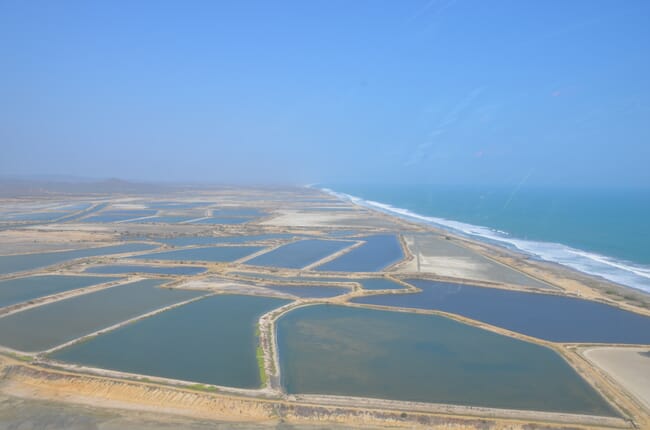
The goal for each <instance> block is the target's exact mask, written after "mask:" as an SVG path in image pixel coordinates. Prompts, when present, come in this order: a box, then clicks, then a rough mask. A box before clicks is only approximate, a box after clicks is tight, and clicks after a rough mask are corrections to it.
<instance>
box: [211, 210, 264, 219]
mask: <svg viewBox="0 0 650 430" xmlns="http://www.w3.org/2000/svg"><path fill="white" fill-rule="evenodd" d="M262 215H264V212H263V211H261V210H260V209H257V208H232V209H229V208H223V209H215V210H213V211H212V216H213V217H224V218H231V217H232V218H240V217H243V218H256V217H260V216H262Z"/></svg>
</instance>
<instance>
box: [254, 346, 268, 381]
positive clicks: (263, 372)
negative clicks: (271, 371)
mask: <svg viewBox="0 0 650 430" xmlns="http://www.w3.org/2000/svg"><path fill="white" fill-rule="evenodd" d="M255 356H256V357H257V367H259V369H260V381H261V382H262V386H265V385H266V381H267V376H266V370H265V369H264V350H263V349H262V347H261V346H259V345H258V346H257V349H256V350H255Z"/></svg>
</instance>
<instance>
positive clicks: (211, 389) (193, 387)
mask: <svg viewBox="0 0 650 430" xmlns="http://www.w3.org/2000/svg"><path fill="white" fill-rule="evenodd" d="M187 388H189V389H190V390H197V391H205V392H208V393H214V392H216V391H218V389H217V387H213V386H212V385H204V384H192V385H188V386H187Z"/></svg>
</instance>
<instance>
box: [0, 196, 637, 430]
mask: <svg viewBox="0 0 650 430" xmlns="http://www.w3.org/2000/svg"><path fill="white" fill-rule="evenodd" d="M346 203H349V204H350V205H351V206H356V204H355V203H354V202H346ZM265 204H266V205H269V203H268V202H267V203H265ZM265 207H266V208H267V210H268V211H269V213H268V214H266V215H265V216H263V217H261V218H260V219H258V220H257V221H256V223H251V224H248V225H238V226H228V227H226V228H222V227H206V228H204V229H202V230H200V231H199V230H198V229H197V230H196V231H195V232H193V235H199V236H200V235H201V234H204V235H205V234H208V235H214V234H215V233H217V236H221V235H223V236H227V235H229V234H230V235H236V234H244V235H245V234H251V231H250V230H254V231H258V232H278V233H289V232H290V233H293V234H298V233H296V232H297V231H300V232H301V233H305V232H312V234H313V233H315V234H316V235H317V236H318V237H322V238H324V239H325V238H328V233H327V232H328V231H329V230H330V229H334V230H335V229H337V228H339V229H340V228H343V226H342V225H340V224H336V223H334V224H332V225H331V226H330V227H323V226H320V228H319V226H316V225H314V226H310V225H302V226H301V225H296V226H292V225H291V224H288V225H286V224H277V225H276V224H272V225H267V224H264V223H265V222H267V221H268V220H269V219H274V216H273V213H275V214H276V215H277V214H282V207H280V206H269V207H267V206H265ZM357 207H358V208H360V207H359V206H357ZM350 212H355V213H351V214H349V216H351V217H352V218H353V219H355V220H359V221H363V220H364V218H365V217H367V216H372V217H373V218H374V219H381V220H384V221H385V223H386V225H388V226H390V225H392V226H393V227H392V229H391V227H386V226H383V225H382V226H377V225H375V226H373V225H369V226H368V227H366V228H362V229H360V231H357V232H356V233H355V234H352V235H350V237H349V238H348V239H347V240H351V241H356V243H355V244H353V245H351V246H350V247H347V248H344V249H342V250H340V251H338V252H337V253H336V254H335V255H334V256H328V257H326V258H324V259H322V260H319V261H316V262H314V263H311V264H309V265H308V266H305V267H303V268H301V269H283V268H272V267H257V266H248V265H246V261H248V260H250V259H251V258H253V257H254V256H255V255H258V254H260V255H261V254H264V253H266V252H270V251H272V250H273V249H277V248H278V247H280V246H283V245H284V244H286V243H290V242H293V241H295V240H296V239H295V238H293V239H290V240H278V241H271V242H270V243H267V242H265V243H266V245H264V248H263V249H261V250H260V251H258V253H254V254H252V255H249V256H246V257H243V258H241V259H239V260H236V261H233V262H231V263H222V262H199V263H197V262H193V263H191V265H193V266H201V267H205V268H206V269H207V270H206V272H204V273H201V274H199V275H194V276H189V277H186V276H176V275H173V276H171V277H169V276H157V275H152V274H137V275H135V277H136V278H140V277H142V278H163V279H169V282H168V283H167V284H165V286H164V287H166V288H169V287H173V288H180V289H184V288H187V287H186V285H187V284H188V283H191V282H199V283H200V282H205V283H206V285H208V286H204V287H203V288H198V289H204V290H205V295H202V296H200V297H197V298H194V299H190V300H188V301H186V302H188V303H189V302H192V301H195V300H200V299H202V298H204V297H205V296H208V295H212V294H248V295H262V296H264V295H267V294H266V293H264V288H263V287H264V286H265V285H266V284H271V285H273V284H278V283H284V282H283V281H282V279H280V280H279V281H276V280H272V279H259V280H253V281H251V279H248V278H249V276H248V275H247V274H245V275H241V274H238V273H237V272H238V271H242V270H243V271H244V272H245V273H246V272H247V273H252V274H254V273H263V274H272V275H279V276H280V277H282V276H288V277H295V276H299V275H308V276H312V275H313V276H315V277H314V278H311V279H309V280H307V281H305V282H299V284H305V283H307V284H313V285H319V284H318V280H319V279H322V281H323V282H327V281H328V278H338V281H335V282H332V283H331V284H332V286H336V285H340V284H346V282H342V281H341V280H340V278H346V280H347V281H349V282H348V285H345V286H346V287H347V288H350V291H348V292H347V293H345V294H343V295H341V296H336V297H333V298H311V299H307V298H302V299H301V298H294V299H293V301H292V302H290V303H288V304H286V305H284V306H282V307H280V308H277V309H273V310H271V311H269V312H267V313H266V314H264V315H261V317H260V319H259V320H258V327H259V336H258V340H259V345H260V347H261V349H262V361H263V364H262V367H263V372H264V374H265V378H262V382H263V384H262V386H261V387H260V388H259V389H251V390H243V389H238V388H233V387H221V386H213V385H209V384H200V383H194V382H189V381H174V380H171V379H167V378H162V377H153V376H152V377H150V376H147V375H134V374H127V373H124V372H119V371H111V370H105V369H93V368H90V367H84V366H80V365H74V364H67V363H59V362H56V361H54V360H49V359H48V358H42V357H43V356H44V355H45V354H46V353H47V352H48V351H45V352H43V351H41V352H39V353H34V354H23V353H20V352H19V351H12V350H9V349H6V348H3V349H2V351H4V354H0V371H1V372H2V373H3V375H4V378H3V379H2V380H1V381H0V391H3V392H5V393H6V394H10V395H13V394H16V393H19V394H20V395H21V396H23V397H29V396H33V398H42V399H49V400H57V401H64V402H66V403H73V404H75V403H84V402H88V403H85V404H90V405H92V406H98V407H107V408H110V407H113V406H112V405H119V407H118V409H129V410H150V411H155V412H160V413H172V414H177V415H182V416H185V417H191V418H201V419H203V418H205V419H210V420H226V421H247V422H257V421H258V420H259V421H260V422H279V421H283V422H284V421H286V422H289V423H296V424H298V423H310V424H315V423H317V424H324V423H337V424H347V425H373V426H387V425H394V426H398V427H414V426H423V427H426V426H430V425H436V426H438V425H440V426H453V427H456V428H482V426H484V425H485V424H486V423H490V424H491V425H493V426H494V428H521V429H523V428H527V426H530V425H532V426H537V427H539V428H566V425H567V424H568V425H572V426H574V427H572V428H632V427H633V426H634V425H636V426H641V427H642V428H643V427H644V426H649V427H650V417H649V415H648V411H647V410H646V409H644V407H643V406H642V405H639V404H638V402H635V401H634V399H631V398H629V396H628V395H627V394H626V392H625V391H624V389H623V388H622V387H621V386H620V384H618V383H617V382H616V381H612V380H610V379H611V378H607V377H606V376H603V374H602V372H599V371H598V369H595V368H594V367H593V366H592V365H590V364H589V362H588V361H587V360H585V359H584V358H583V357H582V356H581V354H579V353H578V352H577V350H578V349H579V348H583V347H586V346H589V345H588V344H586V343H583V344H570V343H554V342H547V341H543V340H541V339H537V338H533V337H529V336H526V335H523V334H519V333H515V332H511V331H508V330H506V329H502V328H500V327H495V326H490V325H489V324H486V323H482V322H480V321H476V320H472V319H469V318H465V317H462V316H460V315H455V314H448V313H445V312H441V311H436V310H422V309H411V308H395V307H390V308H387V307H382V306H375V305H365V304H355V303H350V302H349V300H350V299H351V298H354V297H359V296H366V295H377V294H409V293H414V292H416V291H418V289H417V288H416V287H414V286H411V285H410V284H408V283H406V282H405V281H404V279H407V278H422V279H431V280H440V281H444V282H453V283H461V284H463V283H464V284H470V285H476V286H478V287H486V288H498V289H506V290H515V291H522V292H529V293H535V294H551V295H560V296H565V297H575V298H580V299H586V300H591V301H596V302H600V303H605V304H608V305H612V306H615V307H617V308H619V309H623V310H625V311H631V312H635V313H637V314H641V315H646V316H650V297H644V301H642V302H636V301H632V302H630V301H628V300H626V299H625V298H624V294H625V290H624V289H628V287H620V289H621V291H619V290H617V289H616V288H617V287H616V286H615V285H613V284H612V283H611V282H609V281H604V280H599V279H594V278H593V277H592V276H591V275H587V274H583V273H581V272H577V271H575V270H574V269H570V268H566V267H564V266H561V265H558V264H555V263H549V262H544V261H537V260H533V259H530V258H529V257H527V256H526V255H525V254H522V253H520V252H517V251H514V250H511V249H507V248H503V247H500V246H497V245H493V244H488V243H483V242H481V241H478V240H476V239H469V238H466V237H462V236H458V235H455V234H453V233H449V232H447V231H446V230H442V229H439V228H437V227H435V226H431V225H427V224H424V225H423V224H422V223H417V222H414V221H411V220H404V219H401V218H399V217H396V216H395V215H392V214H387V213H384V212H382V211H378V210H376V209H373V208H370V209H368V208H363V209H362V210H355V211H350ZM283 216H285V215H283ZM289 221H291V220H289ZM311 221H313V219H312V220H311ZM52 227H54V226H52V225H48V228H47V229H46V230H49V229H51V228H52ZM63 230H65V228H63ZM136 230H137V229H136ZM358 230H359V229H358ZM391 231H392V232H395V233H398V234H400V235H399V238H400V244H401V248H402V251H403V254H404V258H403V259H402V260H400V261H398V262H396V263H394V264H391V265H389V266H387V267H386V268H385V269H384V270H382V271H379V272H372V273H364V272H354V273H348V272H343V273H336V272H328V273H325V274H324V273H322V272H319V271H312V270H311V269H312V268H313V267H317V266H319V265H320V264H323V263H324V262H326V261H330V260H332V259H334V258H336V257H337V256H339V255H343V254H345V253H346V252H349V251H350V250H351V249H353V248H355V247H356V246H359V243H361V242H359V238H360V237H363V236H365V235H370V234H374V233H380V232H382V233H386V232H391ZM408 233H426V234H435V235H441V236H443V237H445V239H448V240H450V241H451V242H453V243H454V244H456V245H458V246H461V247H463V248H466V249H469V250H472V251H474V252H476V253H477V254H479V255H481V256H483V257H486V258H488V259H490V260H491V261H493V262H494V263H496V264H500V265H503V266H505V267H506V268H509V269H513V270H515V271H517V272H519V273H521V274H523V275H526V276H529V277H531V278H533V279H536V280H539V281H540V282H544V283H547V284H549V285H552V286H554V287H556V288H554V289H548V290H545V289H542V288H534V287H523V286H521V285H515V284H508V283H504V282H501V281H477V280H473V279H465V278H459V277H445V276H440V275H437V274H435V273H420V272H408V271H406V272H404V271H401V269H402V267H403V266H405V265H406V264H407V263H408V262H409V261H412V260H413V259H414V258H415V257H414V255H413V253H412V252H411V249H410V248H409V245H408V244H407V243H406V241H405V240H404V236H403V234H408ZM149 239H151V238H149ZM140 240H142V239H140ZM145 240H146V239H145ZM331 240H336V239H331ZM123 243H130V242H123ZM247 245H249V244H247ZM204 246H208V245H188V246H179V247H169V246H167V245H163V244H161V245H160V246H159V247H158V248H157V249H155V250H149V251H139V252H136V253H128V254H127V253H125V254H122V255H106V256H94V257H84V258H82V259H79V260H72V261H66V262H62V263H59V264H55V265H51V266H47V267H39V268H38V269H35V270H34V271H36V272H38V273H66V274H67V273H70V274H75V273H76V269H75V268H76V267H77V266H79V261H83V262H84V264H85V265H89V264H92V265H96V264H101V263H102V262H103V263H106V262H107V261H108V262H110V263H120V262H122V263H123V262H124V261H128V260H125V255H126V256H128V255H134V254H140V253H142V252H148V253H151V252H158V251H161V250H165V249H189V248H198V247H204ZM213 246H224V245H213ZM226 246H234V245H226ZM34 253H37V252H34ZM142 263H144V264H148V265H152V263H153V265H167V266H185V265H188V263H182V262H178V261H158V260H155V259H153V260H151V261H149V260H146V261H142ZM52 270H55V271H56V272H51V271H52ZM80 273H81V272H80ZM77 274H78V273H77ZM20 275H21V276H27V275H26V274H25V273H21V274H20ZM323 275H325V276H323ZM133 277H134V275H128V277H127V278H125V280H126V279H129V278H130V279H131V280H132V279H133ZM213 277H221V278H224V279H226V280H229V281H234V282H235V283H237V282H239V283H241V284H242V285H243V286H245V284H246V283H248V284H250V283H251V282H254V283H257V284H259V286H260V287H261V288H260V292H257V293H252V292H250V291H248V292H247V291H245V289H244V290H241V291H239V292H238V290H237V286H235V289H234V290H227V289H223V290H220V289H219V286H218V283H215V281H214V279H213ZM368 277H370V278H378V277H382V278H386V279H389V280H391V281H394V282H396V283H397V284H401V285H402V287H405V288H402V289H394V290H364V289H363V288H360V284H359V280H360V279H364V278H368ZM292 282H298V281H295V280H294V281H290V282H286V284H287V285H291V284H292ZM210 283H212V285H209V284H210ZM350 283H354V287H353V288H351V287H350V285H349V284H350ZM111 286H112V285H111ZM111 286H109V285H106V284H103V285H100V286H91V287H87V288H86V289H85V290H84V291H80V292H79V291H78V292H76V293H75V290H73V291H72V292H69V293H67V294H62V295H60V296H58V297H54V296H52V297H50V296H48V297H45V298H41V299H38V300H39V301H38V302H37V303H35V304H33V305H32V306H33V307H35V306H39V305H45V304H47V303H50V302H52V301H57V300H61V299H65V298H67V297H70V296H74V295H76V294H83V293H90V292H93V291H94V290H95V289H103V288H107V287H108V288H110V287H111ZM307 288H308V287H307ZM609 290H613V291H616V292H617V294H616V295H612V294H606V293H605V292H606V291H609ZM186 302H182V303H177V304H175V305H172V306H167V307H165V308H161V309H157V310H154V311H152V312H149V313H147V314H143V315H140V316H138V317H135V318H132V319H131V320H128V321H123V322H120V323H117V324H115V325H114V326H111V327H106V328H103V329H101V330H99V331H97V332H95V333H93V334H91V335H87V336H82V337H81V338H76V339H74V340H72V341H70V342H68V343H66V344H65V345H59V346H55V347H54V348H52V350H58V349H60V348H62V347H64V346H66V345H68V344H73V343H76V342H79V341H82V340H83V339H85V338H88V337H89V336H92V335H96V334H99V333H105V332H109V331H111V330H114V329H116V328H119V327H121V326H123V325H125V324H128V323H129V322H133V321H137V320H140V319H142V318H147V317H150V316H153V315H155V314H158V313H160V312H162V311H164V310H166V309H167V308H171V307H176V306H181V305H183V304H185V303H186ZM317 303H331V304H337V305H344V306H351V307H365V308H374V309H381V310H388V311H394V312H409V313H417V314H437V315H441V316H444V317H447V318H451V319H452V320H457V321H459V322H462V323H464V324H469V325H471V326H473V327H478V328H480V329H484V330H488V331H493V332H496V333H498V334H501V335H505V336H509V337H513V338H517V339H520V340H524V341H527V342H532V343H535V344H538V345H542V346H545V347H548V348H551V349H552V350H554V351H555V352H556V353H558V354H559V355H560V356H561V357H562V358H563V359H564V360H565V361H566V362H567V364H569V365H570V366H571V367H572V368H573V369H574V370H575V371H576V373H578V375H579V376H580V377H582V378H583V379H585V381H587V382H588V383H589V384H590V385H591V386H592V387H593V388H594V389H595V390H596V391H597V392H599V393H600V394H601V395H602V397H603V398H604V399H606V400H607V401H608V403H610V404H611V405H612V407H613V408H614V409H615V410H617V411H619V412H620V414H621V416H622V417H623V418H603V417H596V416H587V415H585V416H576V415H574V414H562V413H554V412H540V411H518V410H508V409H493V408H481V407H472V406H461V405H441V404H433V403H423V404H417V405H416V404H415V403H414V402H405V401H398V400H382V399H372V398H355V397H345V396H327V395H307V394H303V395H288V394H286V393H285V392H284V390H283V389H282V386H281V373H280V356H279V348H278V344H277V341H278V340H277V333H276V330H275V322H276V321H277V320H278V319H279V318H281V317H282V316H283V315H284V314H285V313H286V312H288V311H290V310H293V309H295V308H297V307H302V306H308V305H313V304H317ZM20 310H22V309H18V310H17V311H20ZM591 345H592V346H598V347H602V346H604V345H607V346H613V345H611V344H591ZM627 346H630V345H627ZM637 347H645V346H644V345H637ZM648 347H649V348H650V346H648ZM0 352H1V351H0ZM24 356H27V357H32V358H34V357H35V358H36V359H35V360H34V361H33V362H31V363H28V362H25V361H21V360H20V358H23V359H27V357H24ZM260 370H262V369H260ZM192 386H200V387H202V389H197V388H194V389H192ZM71 387H73V388H74V389H73V390H72V392H69V390H70V389H72V388H71ZM125 387H126V388H125ZM66 390H68V391H66ZM75 390H78V391H77V392H75ZM126 392H128V393H130V394H128V395H127V394H125V393H126ZM147 392H157V393H161V398H162V400H160V402H155V401H151V400H147V399H144V400H143V396H144V397H146V395H145V394H144V393H147ZM61 393H66V394H65V395H63V396H59V394H61ZM79 393H87V394H83V395H82V397H79ZM163 393H164V394H163ZM188 393H190V394H191V395H190V394H188ZM125 396H126V397H125ZM197 396H198V397H197ZM203 396H207V397H203ZM86 397H87V398H86ZM189 398H193V399H194V400H193V402H196V403H199V404H204V402H205V404H206V405H207V404H210V405H212V406H211V407H210V408H207V407H206V408H203V407H199V408H195V407H194V406H193V405H194V404H193V403H192V402H190V404H189V405H186V404H185V403H184V402H187V401H188V399H189ZM169 399H179V400H178V403H176V402H175V401H170V400H169ZM226 405H230V406H226ZM269 405H271V406H269ZM231 407H232V408H236V409H237V413H231V412H228V410H229V409H228V408H231ZM179 408H180V409H179ZM224 408H225V409H224ZM215 409H216V410H215ZM224 410H225V411H226V412H224ZM260 411H261V412H260ZM404 414H406V418H405V417H403V416H402V415H404ZM423 423H427V424H423Z"/></svg>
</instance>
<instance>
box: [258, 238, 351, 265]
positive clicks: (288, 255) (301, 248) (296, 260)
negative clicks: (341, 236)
mask: <svg viewBox="0 0 650 430" xmlns="http://www.w3.org/2000/svg"><path fill="white" fill-rule="evenodd" d="M352 244H354V242H350V241H335V240H321V239H305V240H299V241H297V242H292V243H289V244H287V245H284V246H281V247H280V248H277V249H275V250H273V251H270V252H267V253H266V254H262V255H260V256H257V257H255V258H253V259H252V260H249V261H247V262H246V264H250V265H254V266H273V267H285V268H291V269H300V268H302V267H305V266H307V265H309V264H312V263H315V262H316V261H318V260H321V259H323V258H325V257H327V256H328V255H331V254H333V253H335V252H338V251H340V250H342V249H344V248H347V247H348V246H350V245H352Z"/></svg>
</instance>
